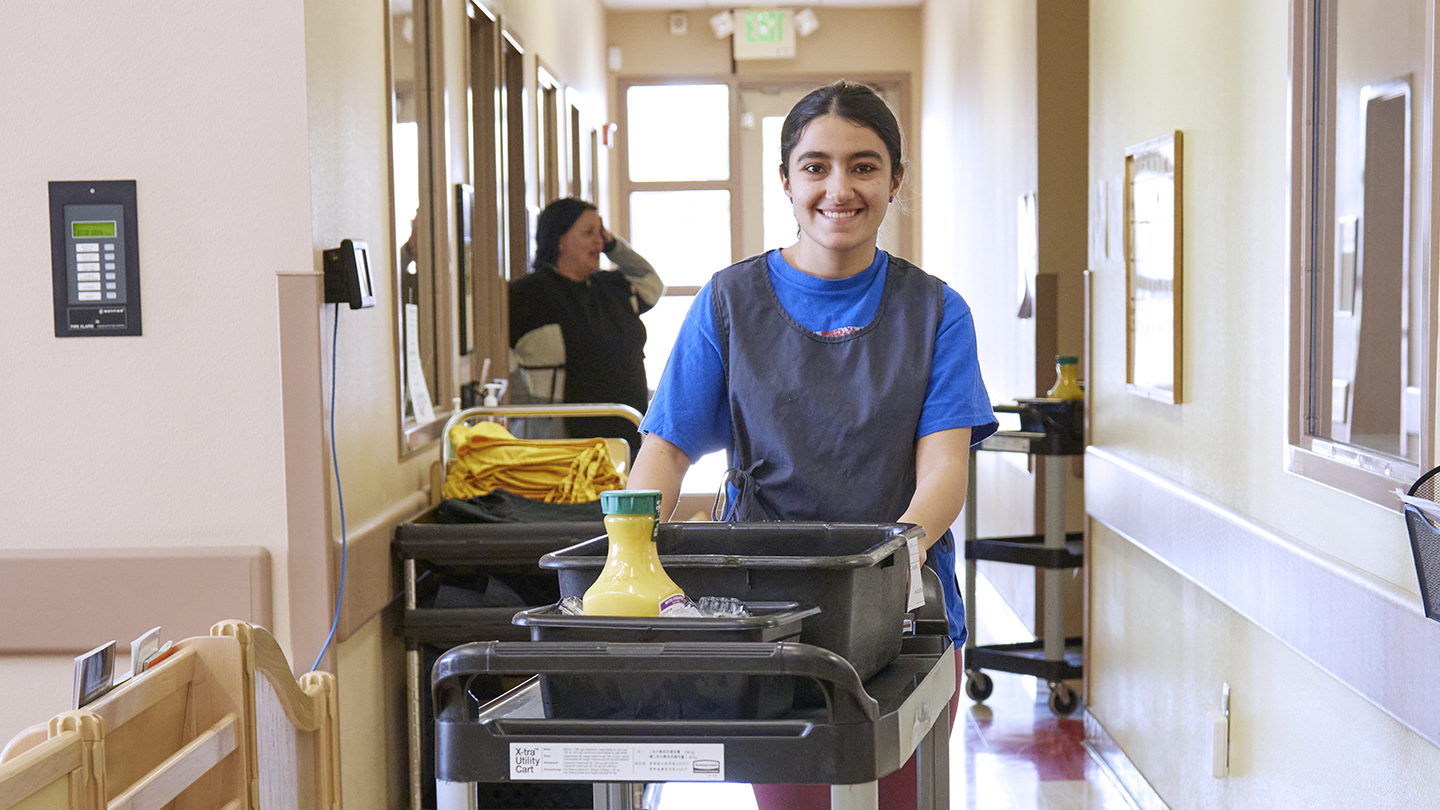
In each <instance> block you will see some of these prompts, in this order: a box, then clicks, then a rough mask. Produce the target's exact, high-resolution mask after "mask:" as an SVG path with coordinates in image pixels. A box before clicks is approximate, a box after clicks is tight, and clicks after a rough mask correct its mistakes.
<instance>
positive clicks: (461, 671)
mask: <svg viewBox="0 0 1440 810" xmlns="http://www.w3.org/2000/svg"><path fill="white" fill-rule="evenodd" d="M636 659H644V661H643V663H640V664H638V665H637V662H636ZM637 671H644V672H665V673H719V674H735V675H786V676H791V677H801V678H812V679H814V680H815V681H816V682H817V683H818V684H819V685H820V686H821V688H822V689H823V690H824V692H825V702H826V705H827V706H828V707H829V710H830V714H831V717H832V719H833V723H834V724H836V725H847V724H853V723H873V722H874V721H875V720H876V719H877V718H878V717H879V716H880V706H879V703H877V702H876V701H875V699H874V698H872V697H870V695H869V694H868V693H866V691H865V686H864V684H862V683H861V681H860V675H859V674H858V673H856V672H855V668H854V667H852V666H851V665H850V662H849V661H846V660H845V659H844V658H841V657H840V656H838V655H836V654H835V653H833V652H831V651H829V650H826V649H824V648H822V647H815V646H813V645H809V644H799V643H797V642H793V641H774V642H748V641H729V642H702V641H669V642H648V643H647V642H641V643H629V642H626V643H620V642H605V641H596V642H580V641H481V642H473V643H470V644H462V645H460V646H459V647H456V648H454V649H452V650H450V651H449V652H447V653H445V654H444V655H442V656H440V659H439V660H437V661H436V662H435V668H434V670H433V677H432V681H431V683H432V689H433V694H432V697H433V698H434V705H435V707H436V712H435V714H436V717H441V716H442V715H446V716H445V718H444V719H447V720H450V721H451V722H455V721H457V720H461V719H465V720H471V721H473V720H475V719H476V718H477V717H478V716H479V704H478V703H477V702H476V701H475V699H474V698H473V697H471V695H470V692H469V685H470V681H471V679H472V678H473V677H474V676H476V675H480V674H492V675H532V674H541V675H554V674H567V673H583V674H593V673H597V672H610V673H633V672H637ZM462 712H463V716H461V717H457V716H455V715H456V714H459V713H462ZM657 722H662V723H663V722H665V721H657Z"/></svg>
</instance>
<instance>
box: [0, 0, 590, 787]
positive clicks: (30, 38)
mask: <svg viewBox="0 0 1440 810" xmlns="http://www.w3.org/2000/svg"><path fill="white" fill-rule="evenodd" d="M484 1H485V5H486V6H487V7H488V8H491V9H492V10H494V11H496V12H497V13H499V14H500V15H501V17H502V20H503V22H504V24H505V26H506V28H507V30H509V31H510V32H511V33H512V34H513V35H514V36H515V37H516V38H517V39H518V40H519V41H520V42H521V43H522V44H524V45H525V47H526V68H527V70H526V74H527V85H528V87H529V90H530V94H529V98H530V99H533V98H534V95H533V90H534V75H535V64H536V55H537V54H538V55H539V58H541V59H543V60H544V61H545V63H546V64H547V66H548V67H549V68H550V69H551V70H552V71H553V72H555V73H556V75H557V76H558V77H559V78H560V79H561V81H562V82H564V83H565V84H566V85H567V86H568V87H571V88H573V89H574V92H575V96H574V98H575V99H576V100H577V103H579V104H580V105H581V106H582V110H584V112H585V115H586V117H587V122H588V125H590V126H593V125H598V123H600V122H601V121H603V120H604V117H605V110H606V107H607V99H606V93H607V86H606V79H605V73H604V64H603V54H604V18H603V14H602V11H601V6H600V3H599V2H598V0H584V2H573V1H572V0H547V1H546V2H537V0H497V1H495V2H491V1H490V0H484ZM372 5H373V8H372V11H373V13H368V14H367V13H359V14H357V13H356V6H355V4H353V3H349V2H343V0H303V2H302V1H299V0H271V1H270V2H261V3H259V4H255V3H251V4H247V5H245V6H244V7H243V9H242V8H238V7H237V8H221V7H217V6H213V5H209V4H204V5H195V4H189V3H178V2H161V3H160V4H158V5H157V4H156V3H154V2H147V3H138V2H132V1H131V0H121V2H118V3H110V4H107V5H105V6H104V7H103V8H101V7H96V6H93V4H87V3H61V4H59V5H55V4H49V5H45V6H43V7H42V6H34V7H27V8H26V9H21V8H19V7H16V8H15V9H12V10H7V15H6V25H5V26H3V28H0V71H3V73H4V74H5V76H6V81H5V82H4V88H3V90H0V99H3V100H4V101H5V106H6V108H7V109H11V110H18V109H24V110H27V111H28V112H27V114H26V116H25V117H24V119H23V125H20V126H11V127H7V128H4V129H3V130H0V147H3V149H4V151H5V154H6V156H7V159H6V160H5V162H4V169H3V170H0V177H3V182H0V185H3V186H4V188H6V189H7V191H9V192H10V193H9V194H8V195H7V197H6V201H7V204H8V205H9V208H8V211H7V213H8V216H6V217H4V218H3V223H0V243H4V244H6V245H9V246H10V247H11V250H10V252H9V255H8V261H9V263H10V265H11V266H13V267H14V268H15V269H16V272H14V273H12V274H10V276H11V277H13V278H14V280H15V281H16V283H17V284H18V285H19V286H18V287H17V288H16V290H15V291H14V292H15V294H14V295H12V296H10V297H9V299H8V300H11V301H12V302H13V305H12V308H11V314H10V317H9V319H8V322H9V323H10V324H11V334H10V336H9V337H8V338H7V339H6V340H4V341H0V368H4V370H5V372H6V375H7V377H8V378H9V379H11V380H12V382H13V381H16V380H19V381H23V383H22V384H20V385H15V384H12V385H8V386H5V387H3V390H4V394H3V395H0V414H3V416H4V417H5V418H6V422H7V423H8V424H10V425H11V429H10V430H9V431H7V433H6V438H5V439H4V440H3V441H0V456H3V458H5V460H6V462H7V463H6V465H5V468H4V470H3V471H0V504H4V510H3V512H0V551H5V552H8V553H11V554H12V556H13V555H20V556H25V555H26V553H27V550H32V549H38V550H44V551H51V550H54V549H72V550H73V551H74V556H75V565H88V563H86V562H85V561H86V559H87V558H98V557H103V556H104V555H103V554H101V553H100V551H92V550H104V549H122V550H127V551H135V552H136V553H140V552H143V554H142V556H144V555H149V554H152V553H153V554H156V555H158V556H159V557H160V558H161V561H162V562H161V564H158V565H157V566H156V569H157V570H156V576H155V578H154V580H153V581H149V582H137V583H135V586H136V587H143V588H148V589H163V587H164V585H163V580H164V577H165V576H166V575H167V574H172V573H174V572H175V571H177V570H180V568H177V566H176V564H175V563H174V561H173V560H171V561H170V562H166V560H170V558H174V559H175V560H182V561H183V560H184V559H185V558H187V555H188V556H189V557H204V556H205V553H204V552H206V550H209V549H212V547H214V548H218V547H224V548H226V549H254V548H259V549H263V550H264V553H265V554H268V559H269V571H270V574H271V576H272V578H273V581H272V582H271V583H270V589H269V592H270V593H271V594H272V596H273V603H274V604H273V605H269V606H267V608H268V610H269V611H270V614H271V616H272V617H273V627H271V629H272V630H273V631H274V633H275V635H276V636H277V638H278V639H279V640H280V642H281V644H282V646H283V647H284V648H285V651H286V654H287V656H289V658H290V660H291V662H292V663H293V664H294V665H295V666H296V668H297V669H299V670H301V671H303V670H305V669H308V668H309V667H310V664H311V662H312V661H313V660H314V658H315V656H316V654H317V653H318V652H319V651H320V647H321V644H322V642H323V641H324V639H325V636H326V633H327V632H328V631H329V628H330V623H331V618H332V612H333V609H334V602H333V600H334V592H335V589H336V584H337V581H338V574H339V560H340V554H339V552H340V538H341V522H340V520H339V519H338V518H339V493H337V491H336V488H335V486H334V483H333V480H334V479H333V477H332V476H333V471H332V468H331V461H330V445H329V441H328V440H329V416H330V413H329V410H330V406H329V394H330V385H329V383H330V381H331V380H330V377H331V373H330V363H331V348H332V341H331V334H332V331H331V330H332V329H333V328H334V327H335V325H336V324H335V317H336V312H335V310H336V308H335V307H333V306H327V305H325V304H323V302H322V300H321V284H320V276H319V275H318V273H317V272H316V271H318V270H319V267H320V252H321V251H322V250H323V249H325V248H329V247H334V246H336V245H338V244H339V242H340V240H342V239H345V238H353V239H363V240H366V241H367V242H369V245H370V248H371V251H372V253H371V256H372V261H373V262H375V263H376V266H377V271H378V275H377V278H376V282H377V305H376V306H375V307H374V308H373V309H365V310H356V311H352V310H349V309H348V308H343V309H342V310H341V311H340V313H339V321H340V323H339V324H338V327H339V329H338V333H339V337H338V347H337V348H338V351H337V352H336V357H335V366H336V369H337V371H336V374H335V378H336V379H335V394H336V398H337V405H336V407H335V419H334V422H335V432H336V436H335V439H336V452H337V455H338V457H339V463H340V468H341V477H342V482H343V485H344V490H343V494H344V506H345V510H344V516H345V523H346V529H347V535H348V538H349V540H350V541H351V548H350V554H349V555H348V569H347V572H346V574H347V575H346V585H347V588H346V591H345V596H346V605H347V609H346V612H345V616H344V618H345V620H344V621H342V622H341V626H340V627H339V628H338V631H337V634H336V646H334V647H331V651H330V653H329V654H328V655H327V657H326V660H325V661H324V662H322V666H323V667H328V668H331V669H333V670H334V671H335V672H336V674H337V676H338V678H339V691H340V707H341V715H342V720H341V730H342V731H341V733H342V751H341V753H342V760H343V762H344V765H343V769H344V773H345V780H344V781H345V795H344V800H345V803H346V804H347V806H350V807H358V808H364V807H382V806H383V807H395V806H400V805H401V804H402V803H403V802H404V794H405V789H406V786H405V783H404V772H405V749H404V737H403V731H404V726H403V719H404V717H403V706H404V680H403V672H402V670H401V669H400V664H401V657H400V641H399V640H398V638H397V637H396V636H395V635H394V633H393V628H390V627H388V626H386V625H385V624H384V623H383V622H382V619H381V617H380V616H377V615H376V614H375V611H376V609H378V607H379V606H383V605H384V604H385V603H387V602H388V601H389V600H390V597H391V595H392V594H393V588H394V580H393V577H392V575H391V572H390V570H389V568H390V557H389V552H388V542H389V529H390V526H391V524H393V522H394V521H396V520H400V519H404V517H405V516H406V515H407V514H409V513H411V512H413V511H414V510H415V509H416V508H418V506H419V505H421V504H423V503H424V500H425V497H426V494H425V489H426V488H427V487H428V480H429V479H428V474H429V467H430V462H431V461H432V460H434V459H436V458H438V449H437V448H436V446H435V445H433V444H432V445H431V446H429V447H427V448H423V449H422V450H421V451H419V452H418V453H416V454H413V455H409V456H406V455H404V454H403V453H402V452H401V449H400V447H401V443H400V438H399V435H398V420H399V416H398V399H399V398H398V393H397V383H396V346H397V340H396V317H395V312H394V307H395V300H394V287H393V284H394V281H393V279H392V277H391V276H392V273H393V268H391V267H390V266H389V262H388V261H386V259H385V257H388V256H390V255H392V254H393V249H394V246H393V244H392V241H393V240H392V239H391V238H390V236H389V234H390V233H391V227H392V225H391V213H390V205H391V204H390V199H389V188H388V182H387V174H388V160H389V158H388V149H389V145H388V126H387V124H386V120H387V118H386V98H387V95H388V90H387V88H386V85H385V45H384V36H385V35H384V23H385V16H384V13H383V10H382V6H381V5H380V4H372ZM437 6H438V9H439V11H438V14H439V15H440V18H441V23H440V27H441V29H442V32H443V33H442V43H443V53H442V60H443V65H444V68H443V70H444V75H445V79H444V83H445V87H444V92H443V94H442V97H443V98H444V99H445V103H446V104H447V109H449V110H450V114H449V115H448V116H447V117H446V121H447V125H448V127H449V131H448V132H447V133H445V135H444V137H445V143H446V144H447V149H448V155H447V157H446V159H445V164H446V170H445V173H444V176H443V178H442V182H443V183H444V184H445V188H446V189H449V188H452V187H453V184H454V183H456V182H462V181H465V180H468V179H469V178H468V171H469V166H468V161H469V157H468V154H466V151H467V149H466V139H467V138H468V134H467V133H466V132H465V131H464V128H463V126H464V119H463V117H462V115H463V113H462V112H460V111H461V110H463V107H464V104H463V101H464V98H465V94H464V86H465V78H464V59H463V57H462V56H461V54H462V52H463V47H464V33H463V32H464V29H465V17H464V15H465V6H464V4H463V3H462V2H460V0H441V2H439V3H438V4H437ZM527 115H531V116H533V112H531V111H528V110H527ZM17 120H18V119H17ZM526 123H527V133H533V126H534V124H533V117H530V118H527V122H526ZM527 163H530V165H531V166H532V168H531V172H532V176H533V160H532V161H527ZM81 179H135V180H136V181H137V188H138V194H139V204H138V208H139V225H140V263H141V280H142V288H143V294H144V299H143V301H144V316H145V321H144V335H143V336H142V337H129V338H106V339H64V340H61V339H56V338H55V337H54V336H53V326H52V310H51V303H50V301H51V294H50V284H49V279H50V243H49V217H48V203H47V191H46V185H45V184H46V182H47V181H50V180H81ZM445 197H446V199H447V200H449V199H450V198H451V195H450V194H449V193H446V195H445ZM446 222H447V223H450V222H453V212H446ZM451 228H453V226H447V232H446V233H445V236H446V237H447V239H448V238H453V233H449V232H448V231H449V230H450V229H451ZM452 321H453V319H452ZM454 327H455V325H454V323H453V322H452V323H449V324H447V325H443V326H442V328H450V329H452V330H453V329H454ZM462 378H463V377H462ZM451 393H453V392H442V397H443V398H442V401H448V396H449V395H450V394H451ZM111 556H113V555H111ZM130 556H135V555H134V554H131V555H130ZM92 567H93V566H92ZM87 570H88V569H87ZM0 577H3V572H0ZM64 587H65V582H64V580H63V577H57V581H56V582H55V583H54V592H55V594H56V596H55V602H54V604H49V605H37V606H35V609H36V611H37V613H39V614H40V615H39V616H38V617H31V619H30V620H31V621H34V620H37V619H38V620H43V613H44V611H45V610H55V609H75V610H85V609H92V610H93V611H94V613H95V616H96V619H95V622H96V624H95V628H94V632H93V634H85V633H83V632H79V631H77V638H78V639H79V640H77V641H76V642H75V643H77V644H79V643H85V644H89V643H90V640H89V639H88V637H87V636H88V635H93V636H94V643H100V642H102V641H106V640H109V639H111V638H115V639H117V640H119V641H120V642H121V644H122V646H123V645H124V644H125V643H126V642H128V640H129V639H130V638H133V637H135V636H138V635H140V634H141V633H142V632H144V631H145V630H147V629H149V626H148V625H146V626H136V627H134V628H128V627H120V626H111V625H112V624H113V622H112V623H108V624H107V623H106V619H107V617H106V615H105V609H104V605H103V604H99V605H96V604H86V603H85V601H84V600H83V598H76V597H74V596H70V595H67V594H65V592H64ZM231 590H233V589H231ZM0 604H6V613H5V615H3V616H0V648H4V649H9V646H8V645H6V644H5V643H4V641H5V638H4V627H5V626H6V625H8V624H11V623H14V622H20V621H26V620H27V617H25V616H21V615H12V612H11V611H12V610H13V606H12V605H9V604H8V603H4V602H3V601H0ZM173 607H174V608H175V610H176V612H177V613H179V614H182V615H185V616H186V620H185V621H184V622H181V621H177V622H175V623H174V624H167V626H164V627H162V632H163V633H164V635H165V637H167V638H176V639H178V638H183V637H185V636H189V635H197V634H203V633H205V632H206V631H207V629H208V627H209V626H210V625H211V624H213V623H214V622H216V621H219V620H221V619H227V618H251V617H246V616H228V615H227V616H221V615H208V613H209V611H208V610H206V609H205V607H204V606H200V605H195V606H190V609H189V610H188V611H187V610H186V607H187V606H185V605H176V606H173ZM72 624H73V622H72ZM82 651H83V648H82V649H76V650H75V651H74V652H76V653H78V652H82ZM120 663H121V664H122V665H124V664H125V663H126V662H125V661H124V660H123V658H122V661H121V662H120ZM0 682H3V683H5V684H6V687H7V689H6V692H5V695H4V697H3V698H0V742H3V741H4V740H7V739H9V738H10V736H12V735H13V734H14V733H15V732H17V731H19V730H20V729H21V728H23V727H25V726H27V725H30V724H32V723H36V722H41V721H44V720H46V719H48V718H49V717H50V716H51V715H53V714H55V713H57V712H59V711H63V710H65V709H67V708H69V701H70V692H71V660H70V658H69V656H68V655H29V654H11V655H4V656H0Z"/></svg>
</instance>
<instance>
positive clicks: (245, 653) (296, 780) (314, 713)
mask: <svg viewBox="0 0 1440 810" xmlns="http://www.w3.org/2000/svg"><path fill="white" fill-rule="evenodd" d="M210 634H211V635H212V636H223V637H228V638H233V639H235V640H236V641H237V642H238V643H239V645H240V650H241V659H242V661H243V665H242V668H241V669H242V675H243V678H244V682H245V683H244V690H245V695H246V701H247V704H246V710H247V712H248V716H249V717H251V718H253V720H252V722H251V733H250V734H249V735H247V736H248V739H249V743H250V745H251V748H250V752H249V760H248V761H249V762H250V773H249V794H250V808H251V810H292V808H296V809H298V810H340V729H339V703H338V699H337V693H336V688H335V676H334V675H333V674H331V673H329V672H309V673H306V674H305V675H303V676H302V677H301V678H300V680H299V681H297V680H295V677H294V675H293V674H292V673H291V669H290V662H289V660H288V659H286V657H285V652H284V650H282V649H280V644H279V643H278V642H276V641H275V637H274V636H272V635H270V633H269V632H268V631H267V630H265V629H264V628H262V627H256V626H254V625H252V624H249V623H248V622H242V621H223V622H219V623H218V624H216V625H215V626H213V627H211V628H210ZM257 674H263V675H264V676H265V677H264V680H263V681H262V680H261V679H259V678H257V677H256V676H257ZM281 715H283V718H284V719H283V721H282V720H281V719H280V716H281ZM262 739H263V740H266V741H268V742H270V743H272V745H271V746H269V747H268V748H267V750H259V749H258V747H257V746H258V741H259V740H262ZM307 748H308V750H309V755H308V756H306V755H304V754H302V753H301V752H302V751H304V750H306V749H307ZM262 774H263V778H262Z"/></svg>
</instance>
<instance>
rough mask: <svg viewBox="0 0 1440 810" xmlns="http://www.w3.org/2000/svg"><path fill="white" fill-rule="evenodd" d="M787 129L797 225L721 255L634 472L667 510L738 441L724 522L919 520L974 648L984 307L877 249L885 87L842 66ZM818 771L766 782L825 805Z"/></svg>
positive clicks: (792, 799) (950, 605)
mask: <svg viewBox="0 0 1440 810" xmlns="http://www.w3.org/2000/svg"><path fill="white" fill-rule="evenodd" d="M780 141H781V143H780V156H779V157H780V159H781V163H780V166H779V171H780V174H781V177H782V179H783V185H784V188H785V191H786V193H787V194H788V195H789V197H790V201H791V204H792V209H793V211H794V214H795V219H796V222H797V224H798V225H799V234H798V238H797V240H796V241H795V243H794V244H791V245H789V246H788V247H784V248H781V249H779V250H771V251H767V252H765V253H762V254H760V255H757V256H753V257H751V258H749V259H746V260H744V261H741V262H739V263H737V264H733V265H731V266H730V267H728V268H725V269H724V270H721V271H719V272H718V273H716V274H715V275H714V276H713V277H712V278H711V279H710V281H709V283H707V284H706V285H705V286H704V287H703V288H701V290H700V292H699V293H698V294H697V295H696V297H695V303H694V305H693V306H691V308H690V311H689V313H688V314H687V316H686V318H685V323H684V325H683V326H682V327H681V330H680V334H679V337H678V338H677V340H676V343H675V349H674V350H673V351H672V352H671V355H670V360H669V362H668V364H667V365H666V367H665V373H664V375H663V376H662V377H661V380H660V384H659V387H658V389H657V390H656V393H655V398H654V399H653V400H652V401H651V405H650V410H649V413H648V414H647V416H646V418H645V421H644V423H643V424H642V426H641V427H642V430H643V431H645V432H646V433H647V434H648V435H647V436H646V437H645V441H644V444H643V445H641V449H640V454H639V458H638V459H637V461H636V463H635V466H634V470H633V472H632V473H631V475H630V481H629V486H631V487H633V488H637V489H639V488H643V489H658V490H660V491H661V492H662V493H663V500H662V504H661V513H660V514H661V518H662V519H668V518H669V517H670V515H671V513H672V512H673V510H674V509H675V505H676V503H677V500H678V495H679V490H680V484H681V481H682V480H683V478H684V476H685V473H686V471H687V470H688V469H689V467H690V465H691V463H692V462H693V461H694V460H696V459H699V458H701V457H702V456H704V455H705V454H707V453H711V452H715V451H720V450H723V451H725V453H726V457H727V462H728V465H729V467H730V469H729V471H728V472H727V473H726V476H725V480H726V491H725V492H724V493H723V494H724V502H725V508H724V514H723V516H722V519H724V520H740V521H766V520H814V521H826V522H848V523H871V524H874V523H892V522H898V523H910V524H917V525H919V526H921V527H923V528H924V529H925V537H924V538H923V539H922V540H921V546H922V551H921V556H922V558H923V557H928V558H929V559H930V564H932V565H934V566H935V567H936V568H937V569H938V572H939V574H940V577H939V579H940V582H941V583H942V588H943V590H944V592H945V604H946V609H947V616H948V618H949V620H950V635H951V638H952V639H953V640H954V642H955V644H956V646H957V647H958V646H959V645H960V644H961V643H963V642H964V639H965V625H964V605H963V604H962V603H961V601H960V595H959V593H958V592H957V588H956V579H955V545H954V541H953V538H951V537H950V535H949V526H950V524H951V523H953V522H954V521H955V518H956V517H957V516H958V514H959V511H960V507H961V506H962V505H963V503H964V500H965V492H966V480H967V475H968V470H969V466H968V465H969V452H968V451H969V447H970V444H971V443H972V441H980V440H981V439H984V438H985V437H986V436H988V435H990V434H991V433H992V432H994V430H995V427H996V425H995V416H994V413H993V412H992V411H991V407H990V398H989V395H988V394H987V393H986V391H985V384H984V382H983V381H982V380H981V377H980V369H979V361H978V355H977V352H976V346H975V328H974V323H973V320H972V318H971V315H970V309H969V307H968V306H967V305H966V303H965V302H964V300H963V299H961V298H960V296H959V294H958V293H956V292H954V290H952V289H950V288H949V287H948V286H946V285H945V284H943V283H941V281H940V280H939V279H937V278H935V277H933V276H930V275H928V274H927V273H925V272H923V271H921V270H920V268H918V267H916V266H915V265H913V264H911V263H910V262H908V261H906V260H904V259H902V258H900V257H898V256H892V255H890V254H888V253H886V252H885V251H883V250H879V249H878V248H877V245H876V240H877V237H878V234H879V231H880V226H881V224H882V223H883V222H884V220H885V214H886V211H887V209H888V207H889V204H890V198H891V197H892V196H893V195H894V193H895V192H896V191H897V190H898V188H899V186H900V183H901V181H902V180H903V178H904V171H903V166H904V163H903V154H902V152H901V146H902V138H901V134H900V127H899V124H898V122H897V121H896V119H895V116H894V114H893V113H892V112H891V111H890V109H889V107H887V106H886V104H885V102H884V101H883V100H881V99H880V98H879V96H878V95H876V93H875V91H874V90H873V89H872V88H870V87H867V86H865V85H861V84H856V83H854V82H848V81H839V82H836V83H834V84H831V85H827V86H825V87H822V88H820V89H818V90H815V91H813V92H811V93H810V94H809V95H807V96H805V97H804V98H802V99H801V100H800V101H799V103H797V104H796V105H795V106H794V107H793V108H792V109H791V111H790V113H789V115H788V116H787V117H786V120H785V123H784V124H783V125H782V127H781V139H780ZM861 469H863V470H865V471H866V474H865V475H863V476H857V475H855V474H854V471H855V470H861ZM915 785H916V778H915V774H914V771H913V769H911V767H910V766H907V767H906V768H902V769H901V770H900V771H897V772H896V773H895V774H892V775H891V776H889V777H886V778H885V779H884V780H882V781H881V784H880V791H881V794H882V796H885V795H890V794H894V795H896V796H898V797H903V796H904V795H905V794H906V791H909V795H910V800H909V803H910V804H911V805H913V804H914V793H913V791H914V790H915ZM816 787H817V786H768V787H764V786H757V787H756V795H757V797H759V798H760V806H761V807H762V808H767V807H786V808H800V807H811V806H824V803H825V802H827V801H828V798H829V793H828V788H826V787H824V786H819V787H818V790H817V789H816ZM883 801H884V800H883V799H882V802H883ZM901 801H902V804H903V798H902V799H901ZM897 806H900V805H897Z"/></svg>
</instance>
